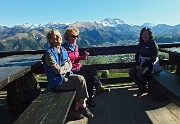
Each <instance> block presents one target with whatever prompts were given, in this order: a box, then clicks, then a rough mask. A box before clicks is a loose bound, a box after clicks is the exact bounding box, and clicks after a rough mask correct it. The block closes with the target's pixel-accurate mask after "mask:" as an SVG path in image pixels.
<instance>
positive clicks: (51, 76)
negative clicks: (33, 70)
mask: <svg viewBox="0 0 180 124" xmlns="http://www.w3.org/2000/svg"><path fill="white" fill-rule="evenodd" d="M47 52H49V53H50V54H51V55H52V56H54V58H55V61H56V62H57V64H58V65H59V66H60V67H61V66H63V65H64V64H65V63H66V61H67V59H68V53H67V51H66V50H65V49H64V48H63V47H61V51H60V53H59V52H58V50H57V48H56V47H51V48H49V49H48V50H47ZM42 60H43V66H44V70H45V72H46V76H47V80H48V83H49V86H50V87H51V88H56V87H57V86H59V85H61V84H62V83H63V82H64V78H65V75H58V74H55V73H54V72H53V70H52V69H51V68H50V67H49V66H47V65H46V62H45V58H44V59H43V58H42Z"/></svg>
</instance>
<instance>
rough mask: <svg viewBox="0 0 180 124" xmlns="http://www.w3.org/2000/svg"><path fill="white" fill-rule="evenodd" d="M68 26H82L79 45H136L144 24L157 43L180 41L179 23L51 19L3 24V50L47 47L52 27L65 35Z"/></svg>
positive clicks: (0, 38)
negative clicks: (10, 25)
mask: <svg viewBox="0 0 180 124" xmlns="http://www.w3.org/2000/svg"><path fill="white" fill-rule="evenodd" d="M68 26H75V27H78V28H79V29H80V38H79V43H78V44H79V46H80V47H100V46H106V47H108V46H115V45H134V44H137V43H138V38H139V33H140V30H141V29H142V28H143V27H149V28H151V29H152V31H153V34H154V36H155V39H156V42H157V43H173V42H180V24H179V25H175V26H170V25H166V24H158V25H152V24H150V23H145V24H143V25H133V24H128V23H126V22H124V21H123V20H121V19H117V18H114V19H111V18H105V19H104V20H102V21H99V22H97V21H95V22H76V23H72V24H63V23H55V22H50V23H48V24H44V25H42V24H32V25H29V24H22V25H15V26H13V27H7V26H0V51H22V50H40V49H47V47H48V46H47V40H46V34H47V32H48V31H49V30H50V29H52V28H55V29H58V30H59V31H60V32H61V33H62V34H63V33H64V30H65V29H66V28H67V27H68Z"/></svg>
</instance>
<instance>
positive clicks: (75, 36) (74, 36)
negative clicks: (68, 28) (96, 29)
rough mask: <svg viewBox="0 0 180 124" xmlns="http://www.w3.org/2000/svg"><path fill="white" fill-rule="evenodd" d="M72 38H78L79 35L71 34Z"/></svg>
mask: <svg viewBox="0 0 180 124" xmlns="http://www.w3.org/2000/svg"><path fill="white" fill-rule="evenodd" d="M71 37H72V38H78V37H79V36H78V35H71Z"/></svg>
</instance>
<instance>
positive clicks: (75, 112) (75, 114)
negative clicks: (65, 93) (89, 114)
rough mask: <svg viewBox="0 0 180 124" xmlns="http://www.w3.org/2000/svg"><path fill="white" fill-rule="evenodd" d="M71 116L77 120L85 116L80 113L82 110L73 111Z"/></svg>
mask: <svg viewBox="0 0 180 124" xmlns="http://www.w3.org/2000/svg"><path fill="white" fill-rule="evenodd" d="M70 114H71V115H72V116H73V117H74V118H76V119H83V118H84V115H83V114H81V113H80V110H75V109H71V110H70Z"/></svg>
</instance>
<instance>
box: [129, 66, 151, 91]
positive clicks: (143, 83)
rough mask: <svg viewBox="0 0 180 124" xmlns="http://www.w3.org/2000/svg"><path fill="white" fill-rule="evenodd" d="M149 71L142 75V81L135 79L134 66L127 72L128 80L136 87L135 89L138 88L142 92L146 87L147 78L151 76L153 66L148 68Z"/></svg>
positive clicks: (135, 71)
mask: <svg viewBox="0 0 180 124" xmlns="http://www.w3.org/2000/svg"><path fill="white" fill-rule="evenodd" d="M148 68H149V69H148V70H147V71H146V72H145V73H144V75H143V76H142V79H139V78H138V77H137V72H138V70H137V69H136V66H135V67H133V68H132V69H131V70H130V71H129V76H130V78H131V79H132V80H133V82H134V83H135V84H136V85H137V87H138V88H139V90H144V88H145V87H146V84H147V82H148V80H149V76H150V74H151V71H152V69H153V65H152V66H149V67H148Z"/></svg>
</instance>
